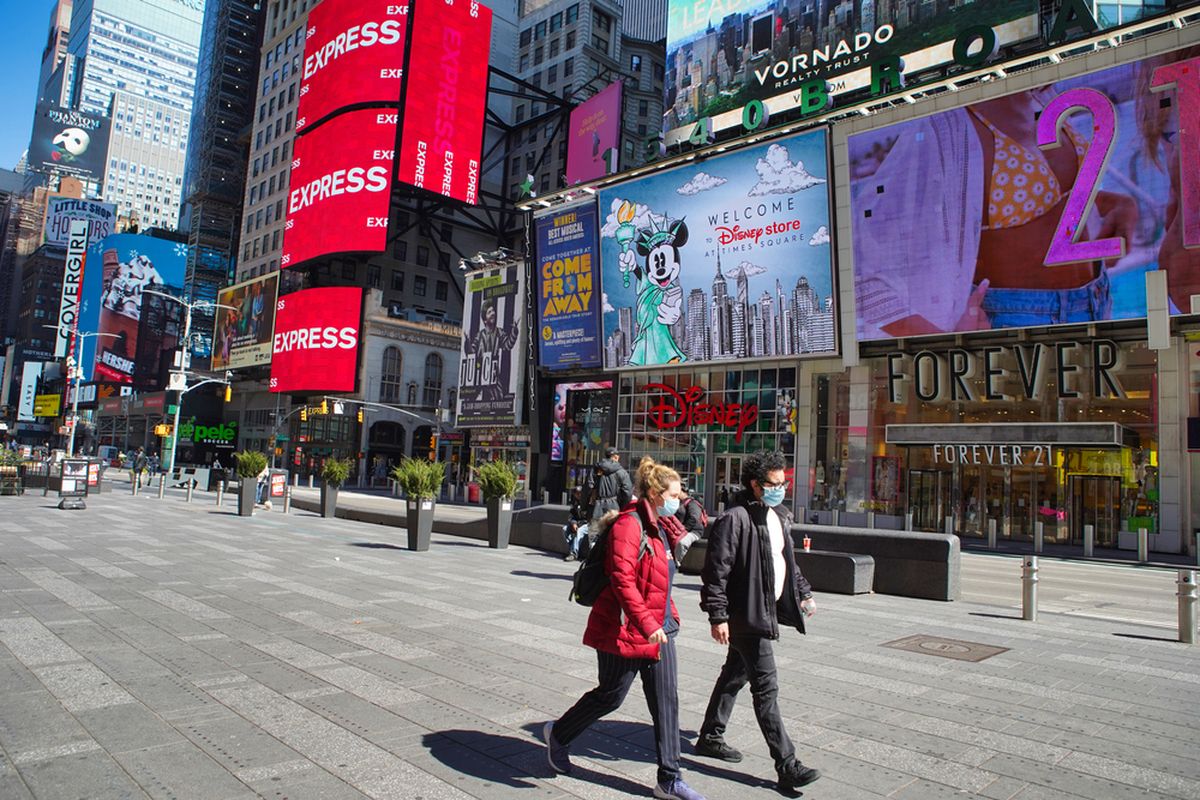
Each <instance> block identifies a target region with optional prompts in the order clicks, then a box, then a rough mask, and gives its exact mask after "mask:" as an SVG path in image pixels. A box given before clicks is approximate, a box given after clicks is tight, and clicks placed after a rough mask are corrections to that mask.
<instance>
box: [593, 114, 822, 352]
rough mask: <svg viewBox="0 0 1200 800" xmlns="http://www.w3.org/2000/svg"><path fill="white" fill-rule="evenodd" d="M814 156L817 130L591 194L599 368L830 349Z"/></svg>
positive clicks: (818, 164)
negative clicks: (600, 317)
mask: <svg viewBox="0 0 1200 800" xmlns="http://www.w3.org/2000/svg"><path fill="white" fill-rule="evenodd" d="M826 151H827V145H826V132H825V130H824V129H818V130H814V131H810V132H808V133H804V134H800V135H798V136H793V137H790V138H787V139H780V140H778V141H776V142H774V143H772V144H769V145H760V146H756V147H749V148H746V149H743V150H738V151H735V152H731V153H727V154H725V155H723V156H719V157H716V158H710V159H707V160H705V161H703V162H701V163H697V164H689V165H687V166H683V167H678V168H676V169H672V170H667V171H662V172H657V173H654V174H652V175H650V176H648V177H645V178H640V179H638V180H635V181H630V182H629V183H625V184H620V185H616V186H611V187H608V188H605V189H602V190H601V191H600V193H599V195H598V197H599V202H600V213H601V214H602V215H603V220H602V227H601V229H600V259H601V263H602V266H603V288H604V293H603V295H602V298H601V303H602V308H603V311H604V336H605V339H604V364H605V366H606V367H608V368H610V369H616V368H620V367H648V366H658V365H662V364H678V363H684V362H706V361H726V360H736V359H746V358H755V359H761V358H779V357H784V356H796V355H802V354H830V353H833V352H835V351H836V344H835V341H834V319H835V308H834V301H833V268H832V253H831V246H830V234H829V230H830V222H829V187H828V165H827V159H828V157H827V152H826ZM731 281H732V282H733V285H732V286H731V285H730V282H731Z"/></svg>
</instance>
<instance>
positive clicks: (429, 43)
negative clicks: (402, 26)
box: [399, 0, 492, 204]
mask: <svg viewBox="0 0 1200 800" xmlns="http://www.w3.org/2000/svg"><path fill="white" fill-rule="evenodd" d="M412 15H413V19H412V20H411V23H410V26H411V28H412V36H411V39H412V43H411V45H410V53H409V57H408V73H409V75H408V88H407V89H406V90H405V102H404V135H403V137H402V139H401V141H402V144H401V146H400V168H399V179H400V180H401V181H403V182H404V183H407V184H411V185H412V186H416V187H418V188H421V189H428V190H429V191H431V192H437V193H438V194H442V195H445V196H446V197H453V198H454V199H456V200H462V201H464V202H467V203H472V204H474V203H477V202H479V177H480V164H479V161H480V157H481V154H482V150H483V115H484V109H485V106H486V104H487V81H488V58H489V56H490V55H491V53H490V47H491V40H492V10H491V9H490V8H488V7H486V6H482V5H480V4H479V3H478V2H476V0H419V2H417V3H416V5H415V6H414V9H413V11H412Z"/></svg>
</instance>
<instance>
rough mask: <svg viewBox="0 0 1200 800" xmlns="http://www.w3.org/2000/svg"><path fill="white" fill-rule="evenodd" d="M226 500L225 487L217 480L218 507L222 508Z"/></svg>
mask: <svg viewBox="0 0 1200 800" xmlns="http://www.w3.org/2000/svg"><path fill="white" fill-rule="evenodd" d="M224 502H225V487H224V486H223V485H221V482H220V481H218V482H217V508H220V507H221V504H222V503H224Z"/></svg>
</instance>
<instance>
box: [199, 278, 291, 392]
mask: <svg viewBox="0 0 1200 800" xmlns="http://www.w3.org/2000/svg"><path fill="white" fill-rule="evenodd" d="M278 295H279V273H278V272H274V273H271V274H270V275H264V276H262V277H261V278H253V279H251V280H248V281H243V282H242V283H238V284H234V285H233V286H227V287H226V288H224V289H222V290H221V291H220V292H218V293H217V303H218V305H219V306H228V308H218V309H217V313H216V318H215V320H214V325H213V349H212V368H213V369H214V370H221V369H242V368H243V367H257V366H261V365H263V364H270V363H271V342H272V340H273V338H274V333H275V301H276V299H277V297H278Z"/></svg>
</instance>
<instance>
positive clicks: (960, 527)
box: [955, 467, 987, 536]
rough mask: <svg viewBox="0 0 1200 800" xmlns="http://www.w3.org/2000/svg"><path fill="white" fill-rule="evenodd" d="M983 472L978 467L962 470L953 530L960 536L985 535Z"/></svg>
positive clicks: (984, 485) (985, 494) (985, 491)
mask: <svg viewBox="0 0 1200 800" xmlns="http://www.w3.org/2000/svg"><path fill="white" fill-rule="evenodd" d="M984 472H985V470H984V469H981V468H980V467H964V468H963V470H962V474H961V478H960V480H961V483H960V485H959V493H958V503H957V505H958V509H957V512H958V513H957V514H956V517H957V519H956V520H955V523H956V525H955V528H956V530H957V531H958V534H959V535H960V536H984V535H986V533H987V527H986V522H985V514H986V508H987V506H986V496H987V490H986V488H985V487H986V484H985V483H984Z"/></svg>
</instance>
